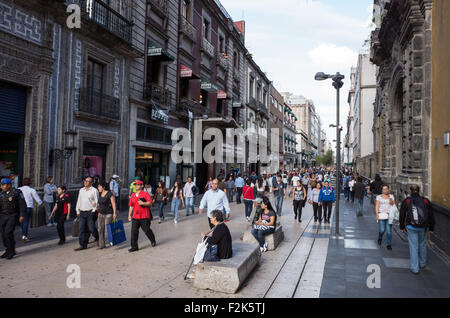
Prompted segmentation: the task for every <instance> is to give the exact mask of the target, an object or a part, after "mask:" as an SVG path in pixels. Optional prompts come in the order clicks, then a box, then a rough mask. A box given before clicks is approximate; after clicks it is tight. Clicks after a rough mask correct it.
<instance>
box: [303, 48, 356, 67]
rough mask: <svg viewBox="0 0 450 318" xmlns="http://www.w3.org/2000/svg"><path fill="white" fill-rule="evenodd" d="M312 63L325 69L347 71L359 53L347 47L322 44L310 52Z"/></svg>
mask: <svg viewBox="0 0 450 318" xmlns="http://www.w3.org/2000/svg"><path fill="white" fill-rule="evenodd" d="M308 56H309V58H310V59H311V62H312V63H313V64H314V65H315V66H321V67H323V68H325V69H332V68H335V69H346V68H348V66H349V65H352V63H354V62H355V61H356V59H357V58H358V53H357V52H354V51H353V50H351V49H350V48H348V47H346V46H337V45H335V44H331V43H322V44H319V45H318V46H316V47H315V48H313V49H312V50H310V51H309V52H308Z"/></svg>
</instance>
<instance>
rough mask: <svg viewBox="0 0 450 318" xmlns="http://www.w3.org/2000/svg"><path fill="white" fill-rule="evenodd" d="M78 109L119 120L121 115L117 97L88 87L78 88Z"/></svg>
mask: <svg viewBox="0 0 450 318" xmlns="http://www.w3.org/2000/svg"><path fill="white" fill-rule="evenodd" d="M79 111H80V112H83V113H87V114H90V115H95V116H99V117H104V118H109V119H114V120H119V119H120V117H121V114H120V101H119V99H118V98H115V97H112V96H108V95H105V94H103V93H102V92H99V91H96V90H93V89H90V88H80V106H79Z"/></svg>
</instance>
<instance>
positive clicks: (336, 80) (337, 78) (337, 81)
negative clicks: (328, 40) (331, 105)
mask: <svg viewBox="0 0 450 318" xmlns="http://www.w3.org/2000/svg"><path fill="white" fill-rule="evenodd" d="M330 78H331V79H332V81H333V87H334V88H335V89H336V113H337V114H336V117H337V120H336V125H330V127H334V128H336V137H337V142H336V171H337V176H336V193H337V198H336V233H335V237H336V238H337V239H342V238H343V236H342V235H340V234H339V200H340V197H341V191H340V184H341V130H342V126H340V125H339V105H340V104H339V103H340V91H339V90H340V89H341V88H342V86H343V85H344V82H343V81H342V80H343V79H344V78H345V76H344V75H342V74H341V73H339V72H337V73H336V74H334V75H330V74H325V73H323V72H318V73H316V76H314V79H315V80H316V81H324V80H327V79H330Z"/></svg>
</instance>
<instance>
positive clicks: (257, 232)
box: [252, 228, 275, 247]
mask: <svg viewBox="0 0 450 318" xmlns="http://www.w3.org/2000/svg"><path fill="white" fill-rule="evenodd" d="M274 232H275V229H274V228H271V229H268V230H257V229H253V230H252V235H253V236H254V237H255V239H256V240H257V241H258V243H259V246H260V247H263V246H264V243H265V240H264V236H266V235H270V234H272V233H274Z"/></svg>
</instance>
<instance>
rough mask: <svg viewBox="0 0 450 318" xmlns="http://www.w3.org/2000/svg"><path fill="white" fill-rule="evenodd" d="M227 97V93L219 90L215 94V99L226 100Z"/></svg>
mask: <svg viewBox="0 0 450 318" xmlns="http://www.w3.org/2000/svg"><path fill="white" fill-rule="evenodd" d="M227 96H228V95H227V93H226V92H224V91H223V90H221V89H219V91H218V92H217V99H226V98H227Z"/></svg>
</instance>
